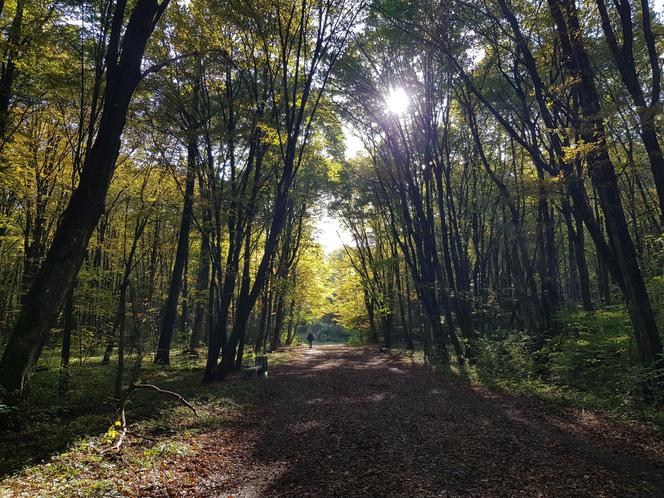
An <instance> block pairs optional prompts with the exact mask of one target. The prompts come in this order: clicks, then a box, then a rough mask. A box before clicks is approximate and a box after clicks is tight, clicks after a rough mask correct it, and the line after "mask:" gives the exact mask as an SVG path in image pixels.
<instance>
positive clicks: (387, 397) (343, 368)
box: [220, 346, 664, 498]
mask: <svg viewBox="0 0 664 498" xmlns="http://www.w3.org/2000/svg"><path fill="white" fill-rule="evenodd" d="M295 351H296V352H295V356H294V358H293V360H292V361H291V362H289V363H287V364H285V365H281V366H278V367H276V368H274V369H272V370H271V371H270V377H269V379H268V380H267V381H265V384H264V388H262V389H259V391H260V394H259V396H260V398H261V400H260V402H261V407H260V408H259V412H260V413H259V419H260V420H261V422H260V423H259V427H257V429H258V431H259V433H260V434H258V435H255V436H256V439H254V441H255V444H254V445H253V449H252V450H251V455H247V457H248V458H247V461H246V463H247V465H249V466H250V469H245V471H247V470H248V472H246V473H245V472H242V474H244V476H243V478H242V479H241V481H240V483H239V484H238V483H237V481H235V485H234V486H233V487H232V489H225V490H224V491H225V492H224V493H223V494H221V495H220V496H233V497H235V498H240V497H247V498H248V497H262V496H270V497H273V496H281V497H285V496H289V497H307V496H316V497H331V496H339V497H354V496H375V497H379V496H380V497H387V496H390V497H392V496H393V497H405V496H422V497H433V496H445V497H452V496H477V497H493V496H496V497H497V496H501V497H506V496H524V497H536V496H545V497H554V496H555V497H572V496H588V497H600V496H616V497H618V496H619V497H627V496H644V497H646V496H648V497H650V496H664V457H663V455H664V442H663V441H662V439H661V438H654V439H653V437H652V435H651V434H650V433H649V432H648V431H646V430H645V429H643V428H640V427H638V426H633V427H630V426H623V425H617V424H615V423H613V422H611V421H608V420H606V419H604V418H602V417H599V416H596V415H592V414H590V413H588V412H582V411H579V410H561V409H555V408H552V407H547V406H545V405H544V404H543V403H542V402H541V401H539V400H537V399H534V398H528V399H522V398H519V399H517V398H511V397H508V396H506V395H502V394H496V393H492V392H490V391H488V390H485V389H482V388H479V387H475V386H471V385H470V384H468V383H467V382H464V381H463V380H459V379H454V378H450V377H448V376H441V375H436V374H434V373H432V372H431V371H430V370H429V369H426V368H424V367H422V366H418V365H415V364H413V363H412V361H411V360H409V359H407V358H401V359H398V358H394V357H391V356H389V355H379V354H377V353H373V352H371V351H369V350H366V349H360V348H352V347H346V346H315V347H314V349H312V350H308V349H297V350H295ZM252 439H253V438H252ZM227 482H229V481H227ZM231 482H232V481H231ZM229 484H230V482H229Z"/></svg>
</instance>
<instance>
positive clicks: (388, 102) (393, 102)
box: [385, 87, 410, 115]
mask: <svg viewBox="0 0 664 498" xmlns="http://www.w3.org/2000/svg"><path fill="white" fill-rule="evenodd" d="M409 104H410V101H409V99H408V94H407V93H406V91H405V90H404V89H403V88H401V87H398V88H390V93H389V94H388V95H387V97H385V109H386V111H387V112H391V113H392V114H397V115H401V114H403V113H405V112H406V111H407V110H408V105H409Z"/></svg>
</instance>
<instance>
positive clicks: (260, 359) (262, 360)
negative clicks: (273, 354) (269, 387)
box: [256, 355, 267, 375]
mask: <svg viewBox="0 0 664 498" xmlns="http://www.w3.org/2000/svg"><path fill="white" fill-rule="evenodd" d="M256 366H257V367H260V368H261V369H260V371H259V372H258V373H259V374H260V375H267V356H265V355H262V356H256Z"/></svg>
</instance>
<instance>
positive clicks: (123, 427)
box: [101, 384, 198, 454]
mask: <svg viewBox="0 0 664 498" xmlns="http://www.w3.org/2000/svg"><path fill="white" fill-rule="evenodd" d="M137 389H148V390H151V391H155V392H158V393H159V394H166V395H168V396H172V397H174V398H176V399H177V400H178V402H179V403H180V404H181V405H184V406H186V407H187V408H189V409H190V410H191V411H192V412H193V413H194V416H196V417H198V412H197V411H196V408H195V407H194V406H193V405H192V404H191V403H189V401H187V400H186V399H185V398H184V397H183V396H182V395H181V394H178V393H176V392H175V391H169V390H167V389H162V388H160V387H157V386H155V385H153V384H131V385H130V386H129V387H128V388H127V392H126V394H125V395H124V396H123V397H122V400H121V402H120V410H119V412H120V414H119V415H120V416H119V419H120V430H119V431H118V435H117V436H116V438H115V441H114V442H113V445H112V446H111V447H109V448H106V449H104V450H102V451H101V453H102V454H105V453H108V452H110V451H113V452H115V453H117V452H118V451H120V447H121V446H122V443H123V442H124V440H125V438H126V437H127V434H133V435H136V436H137V437H140V438H143V439H148V440H151V441H155V439H153V438H150V437H147V436H142V435H140V434H135V433H132V432H129V431H128V430H127V418H126V416H125V405H126V404H127V400H128V399H129V397H130V396H131V394H132V393H133V392H134V391H135V390H137Z"/></svg>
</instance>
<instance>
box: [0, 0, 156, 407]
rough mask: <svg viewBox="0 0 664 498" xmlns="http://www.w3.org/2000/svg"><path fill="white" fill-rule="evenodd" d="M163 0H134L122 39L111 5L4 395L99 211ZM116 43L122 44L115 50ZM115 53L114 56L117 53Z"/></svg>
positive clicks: (34, 345) (29, 365)
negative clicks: (84, 140)
mask: <svg viewBox="0 0 664 498" xmlns="http://www.w3.org/2000/svg"><path fill="white" fill-rule="evenodd" d="M167 5H168V0H163V1H162V3H161V4H159V3H157V1H156V0H138V1H137V2H136V4H135V5H134V8H133V10H132V13H131V16H130V19H129V22H128V24H127V26H126V28H125V30H124V36H123V37H122V42H121V44H120V40H121V30H122V25H123V18H124V10H125V9H124V7H125V1H124V0H120V1H119V2H118V5H117V6H116V10H115V13H114V19H113V28H112V30H111V33H110V41H109V49H108V54H107V64H106V66H107V68H108V69H107V75H106V87H105V90H104V107H103V110H102V112H101V117H100V121H99V127H98V131H97V136H96V138H95V141H94V144H93V146H92V148H91V149H90V151H89V153H88V154H87V155H86V158H85V161H84V164H83V169H82V171H81V178H80V182H79V185H78V188H77V189H76V190H75V191H74V192H73V193H72V196H71V198H70V200H69V205H68V206H67V208H66V209H65V211H64V213H63V215H62V218H61V221H60V225H59V226H58V229H57V230H56V232H55V235H54V237H53V243H52V245H51V248H50V249H49V251H48V253H47V255H46V258H45V259H44V262H43V264H42V266H41V268H40V269H39V272H38V273H37V275H36V276H35V279H34V281H33V283H32V286H31V287H30V291H29V292H28V295H27V296H26V299H25V306H24V307H23V309H22V311H21V313H20V315H19V317H18V319H17V320H16V323H15V324H14V327H13V329H12V332H11V336H10V339H9V342H8V344H7V348H6V349H5V351H4V354H3V356H2V360H0V385H2V387H3V388H4V389H5V390H6V391H7V393H8V398H12V397H14V396H16V395H19V396H20V395H22V394H23V392H24V389H25V386H26V381H27V380H28V378H29V377H30V374H31V373H32V370H33V368H34V366H35V364H36V363H37V359H38V358H39V355H40V353H41V350H42V347H43V345H44V342H45V340H46V338H47V337H48V332H49V330H50V328H51V327H52V326H53V324H54V323H55V321H56V320H57V318H58V314H59V313H60V310H61V309H62V305H63V303H64V300H65V297H66V292H62V289H67V288H69V287H71V285H72V284H73V281H74V278H75V277H76V274H77V273H78V271H79V269H80V267H81V264H82V262H83V258H84V256H85V250H86V247H87V245H88V241H89V240H90V237H91V236H92V232H93V231H94V229H95V226H96V224H97V222H98V221H99V218H100V217H101V215H102V214H103V212H104V201H105V199H106V193H107V191H108V187H109V185H110V182H111V178H112V176H113V172H114V170H115V164H116V160H117V156H118V153H119V151H120V138H121V135H122V131H123V129H124V126H125V123H126V118H127V110H128V108H129V103H130V101H131V97H132V95H133V94H134V90H135V89H136V86H137V85H138V83H139V81H140V80H141V62H142V60H143V53H144V51H145V46H146V44H147V41H148V39H149V38H150V35H151V34H152V31H153V29H154V27H155V25H156V23H157V21H158V20H159V18H160V17H161V14H162V13H163V11H164V9H165V8H166V7H167ZM120 48H121V50H120ZM118 56H119V59H118Z"/></svg>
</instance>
